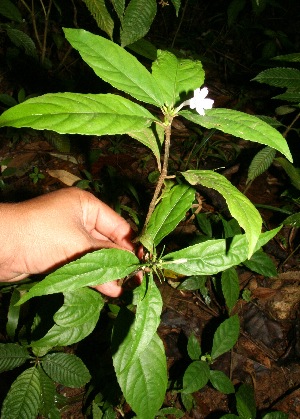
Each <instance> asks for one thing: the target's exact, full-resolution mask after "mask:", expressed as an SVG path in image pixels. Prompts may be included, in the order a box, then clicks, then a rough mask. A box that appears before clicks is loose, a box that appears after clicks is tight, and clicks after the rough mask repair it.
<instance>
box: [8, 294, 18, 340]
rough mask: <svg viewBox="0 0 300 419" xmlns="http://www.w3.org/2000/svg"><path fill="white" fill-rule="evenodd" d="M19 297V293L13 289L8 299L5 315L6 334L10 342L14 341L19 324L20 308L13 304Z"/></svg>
mask: <svg viewBox="0 0 300 419" xmlns="http://www.w3.org/2000/svg"><path fill="white" fill-rule="evenodd" d="M20 295H21V293H20V291H19V290H18V289H17V288H15V289H14V290H13V292H12V295H11V298H10V302H9V309H8V313H7V323H6V333H7V335H8V336H9V338H10V339H11V340H12V341H14V338H15V333H16V330H17V327H18V323H19V316H20V307H18V306H16V305H15V304H16V303H17V302H18V301H19V299H20Z"/></svg>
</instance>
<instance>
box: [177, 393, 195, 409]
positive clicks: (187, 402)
mask: <svg viewBox="0 0 300 419" xmlns="http://www.w3.org/2000/svg"><path fill="white" fill-rule="evenodd" d="M180 397H181V401H182V404H183V406H184V407H185V409H186V410H187V411H188V412H189V411H190V410H192V408H193V406H194V402H195V400H194V397H193V396H192V394H190V393H181V394H180Z"/></svg>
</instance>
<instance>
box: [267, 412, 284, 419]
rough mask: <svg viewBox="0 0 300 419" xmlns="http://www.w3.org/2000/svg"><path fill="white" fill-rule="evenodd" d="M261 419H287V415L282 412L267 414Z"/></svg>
mask: <svg viewBox="0 0 300 419" xmlns="http://www.w3.org/2000/svg"><path fill="white" fill-rule="evenodd" d="M263 419H289V414H288V413H284V412H269V413H267V414H266V415H264V416H263Z"/></svg>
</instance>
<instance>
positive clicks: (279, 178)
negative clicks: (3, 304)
mask: <svg viewBox="0 0 300 419" xmlns="http://www.w3.org/2000/svg"><path fill="white" fill-rule="evenodd" d="M2 52H3V50H2ZM206 67H207V69H206V70H207V74H208V77H207V84H208V87H209V89H210V92H211V93H210V97H211V98H213V99H214V100H215V105H216V106H224V107H231V108H236V107H237V105H238V106H239V109H240V110H242V111H244V112H248V113H251V114H255V113H258V104H257V97H258V98H259V107H260V108H263V107H264V106H265V107H268V112H266V113H269V106H270V102H269V99H270V92H269V89H268V88H261V86H256V88H255V87H253V86H252V87H251V88H250V87H249V86H248V85H247V86H246V85H244V86H243V88H244V89H247V88H248V90H244V92H245V91H246V94H245V95H246V96H247V99H246V100H244V101H243V103H241V102H240V98H239V97H238V95H237V92H240V91H241V86H237V85H234V84H231V83H226V82H225V81H224V77H221V76H220V68H219V66H216V65H215V64H214V63H210V64H206ZM248 80H249V79H248ZM19 88H20V84H19V81H18V82H16V81H15V79H14V78H13V77H12V73H11V72H10V70H9V68H8V67H7V66H6V65H3V66H2V67H0V92H1V93H7V94H11V95H14V96H15V95H16V92H17V91H18V89H19ZM31 89H32V87H31ZM255 89H256V90H255ZM44 90H47V88H46V86H44ZM28 93H31V91H30V89H29V92H28ZM4 108H5V107H4V106H3V107H2V110H4ZM272 109H274V104H273V103H272ZM261 110H262V109H259V111H261ZM261 113H264V112H263V111H262V112H261ZM206 134H208V133H207V132H204V135H206ZM172 138H173V144H172V148H171V157H170V172H171V173H176V171H178V170H185V169H187V168H201V169H213V170H218V171H219V173H222V174H224V176H226V177H227V178H228V179H229V180H230V181H231V182H232V183H233V184H234V185H235V186H236V187H237V188H238V189H240V190H241V191H244V190H245V183H246V179H247V169H248V166H249V162H250V159H251V158H252V157H253V155H254V154H255V153H256V152H257V150H258V149H259V148H258V146H257V145H256V144H248V143H246V142H245V141H242V140H239V139H237V138H233V137H231V136H229V135H225V134H222V133H217V132H216V133H214V134H213V135H212V137H211V138H210V140H209V144H208V145H207V146H206V147H205V148H204V149H203V151H201V152H202V153H203V154H202V155H201V156H199V155H194V153H193V151H194V148H195V146H196V144H197V141H199V138H200V137H199V135H198V134H197V133H195V131H194V130H193V127H192V126H191V125H190V124H189V123H187V122H183V121H182V120H178V121H176V125H175V127H174V129H173V133H172ZM70 140H71V146H70V150H67V151H59V150H58V147H57V143H56V146H54V145H53V141H51V140H49V137H48V138H47V136H46V135H45V133H44V132H42V131H41V132H33V131H32V130H29V129H21V130H12V129H6V128H5V129H1V130H0V166H1V176H0V182H1V190H0V198H1V201H3V202H14V201H21V200H24V199H29V198H31V197H34V196H38V195H41V194H44V193H48V192H51V191H53V190H56V189H58V188H63V187H68V186H70V185H73V184H76V183H78V181H79V180H81V181H85V185H87V184H88V180H90V179H92V181H90V183H89V186H90V188H89V190H91V191H92V192H93V193H95V195H97V196H98V197H99V198H100V199H102V200H105V201H106V202H108V203H109V204H110V205H111V206H113V207H114V208H121V209H122V208H123V209H122V215H123V216H124V217H125V218H126V219H128V221H129V222H130V223H131V224H132V225H133V227H134V228H136V227H135V224H134V221H133V219H132V217H131V214H130V213H128V211H126V207H130V208H132V210H133V211H134V214H135V217H137V218H138V219H139V220H140V223H142V218H143V216H145V212H146V210H147V205H148V203H149V200H150V198H151V193H152V192H153V189H154V186H153V184H152V183H151V182H149V179H148V175H149V173H153V172H155V170H156V162H155V159H154V157H153V156H152V155H151V153H150V152H149V150H148V149H147V148H145V147H144V146H142V145H140V144H139V143H137V142H136V141H134V140H132V139H130V138H127V137H122V138H119V137H101V138H99V137H86V138H83V139H82V138H78V137H77V136H73V137H70ZM292 146H293V144H292ZM34 168H37V169H38V174H40V175H42V176H41V177H40V178H38V180H37V182H36V183H34V182H33V178H32V177H30V174H32V173H33V171H34ZM289 188H290V183H289V179H288V178H287V176H286V175H285V173H284V172H283V170H282V169H280V167H278V166H276V165H273V166H271V168H270V169H269V170H268V171H266V172H265V173H263V174H262V175H261V176H259V177H258V178H257V179H256V180H255V181H254V182H253V183H252V185H251V187H250V188H249V189H248V190H247V193H246V195H247V196H248V198H249V199H250V200H251V201H252V202H253V203H255V204H260V205H265V206H269V209H268V208H261V209H260V211H261V215H262V217H263V220H264V225H265V226H266V228H273V227H275V226H278V224H279V223H280V222H281V221H282V220H283V219H284V218H285V215H284V214H282V213H280V212H276V211H274V210H272V209H270V207H274V208H282V207H284V206H287V205H290V206H291V202H290V201H289V200H288V199H287V198H285V197H284V196H283V195H282V194H283V192H284V191H286V190H287V189H289ZM133 190H134V191H135V192H134V193H132V191H133ZM198 192H199V194H200V197H201V205H202V209H201V211H202V212H206V213H208V214H222V215H223V216H224V217H226V216H228V213H227V211H226V206H224V202H223V200H222V199H221V198H220V197H219V196H218V194H214V193H212V191H207V190H201V189H200V188H199V191H198ZM136 195H137V196H138V200H137V199H136ZM135 221H136V219H135ZM197 231H198V226H197V225H196V224H195V223H194V221H193V220H191V214H187V217H186V220H185V221H183V222H182V223H181V224H180V226H179V227H178V228H177V229H176V231H175V232H174V234H173V235H171V236H170V238H169V239H168V241H166V243H165V245H166V247H167V248H168V249H177V248H180V247H181V246H183V245H186V244H187V243H190V242H191V241H192V240H193V238H194V236H195V234H196V233H197ZM298 245H299V232H298V229H297V228H292V227H289V226H286V227H284V228H283V229H282V231H281V232H280V233H279V235H278V236H277V237H276V238H275V239H273V240H272V241H271V242H270V243H269V244H268V245H267V246H266V247H265V251H266V253H267V254H268V255H269V256H270V257H271V258H272V260H273V262H274V263H275V265H276V267H277V268H278V276H277V277H274V278H267V277H264V276H262V275H258V274H255V273H253V272H251V271H249V270H246V269H245V268H242V267H239V268H238V274H239V279H240V289H241V295H242V293H243V291H244V290H249V291H250V292H251V296H250V298H249V300H248V301H246V300H245V299H242V298H241V299H240V300H239V301H238V303H237V305H236V307H235V308H234V312H235V313H238V315H239V318H240V321H241V331H240V337H239V339H238V342H237V344H236V345H235V347H234V348H233V350H232V351H230V352H229V353H226V354H224V355H223V356H221V357H220V358H218V360H217V361H216V362H215V363H214V364H213V368H215V369H219V370H222V371H224V372H225V373H226V374H227V375H228V376H229V377H230V378H231V380H232V382H233V383H234V385H236V386H238V385H239V384H241V383H248V384H250V385H251V386H253V388H254V390H255V398H256V405H257V409H258V411H259V412H260V413H262V412H267V411H273V410H281V411H283V412H286V413H287V414H288V415H289V419H296V418H299V417H300V364H299V360H300V321H299V309H300V304H299V303H300V286H299V281H300V268H299V257H300V254H299V250H298ZM183 280H184V278H177V277H170V278H169V277H167V278H166V281H164V282H160V281H159V280H157V284H158V286H159V288H160V290H161V293H162V296H163V301H164V309H163V314H162V320H161V325H160V326H159V330H158V331H159V335H160V336H161V338H162V339H163V342H164V345H165V349H166V354H167V360H168V368H169V374H170V377H172V378H174V379H176V378H177V377H178V375H179V374H180V372H181V371H182V368H183V367H184V366H185V365H186V362H187V354H186V351H185V349H184V348H186V343H187V339H188V337H189V336H190V335H191V333H194V334H195V335H196V337H197V338H198V339H199V342H200V343H201V346H202V349H203V352H204V353H205V351H206V349H207V350H209V348H210V343H211V339H212V335H213V333H214V331H215V329H216V327H217V325H218V324H219V323H220V318H222V317H223V316H224V315H225V309H224V305H222V302H220V298H219V295H218V293H217V291H216V290H215V289H214V288H213V286H212V285H211V284H212V283H211V282H210V281H209V284H210V285H209V295H210V303H209V304H207V303H206V302H205V301H204V298H203V296H202V295H201V293H200V292H199V291H193V292H191V291H179V290H176V289H174V287H175V286H176V284H177V283H178V282H180V281H183ZM1 322H2V323H3V322H5V314H4V313H1ZM2 329H3V327H1V330H2ZM6 339H7V337H6V336H5V335H2V336H1V341H6ZM91 339H96V342H99V341H100V345H101V338H100V340H99V339H98V337H97V338H95V336H94V335H93V337H92V338H91ZM89 342H90V343H89ZM91 342H92V343H91ZM89 344H90V345H93V347H94V344H95V341H93V340H92V341H89V340H88V341H87V342H85V345H89ZM98 344H99V343H98ZM79 346H80V345H79ZM90 349H91V350H92V349H93V348H90ZM72 350H74V351H75V352H76V351H77V350H78V351H79V352H80V351H82V347H79V348H78V347H77V346H75V347H74V348H72ZM11 380H12V376H10V375H9V374H8V373H6V374H2V375H1V376H0V385H1V389H3V388H4V389H6V390H5V391H7V384H8V383H10V382H11ZM58 390H59V391H60V392H61V393H62V394H64V395H66V396H68V397H70V404H69V405H68V406H65V407H64V409H63V412H62V417H63V418H65V419H67V418H68V419H69V418H74V419H79V418H84V417H86V415H85V414H84V413H82V409H83V405H84V398H83V397H82V395H83V392H84V389H79V390H71V389H66V388H59V389H58ZM3 391H4V390H3ZM194 397H195V401H196V403H195V407H194V408H193V409H192V410H191V411H190V412H189V413H185V415H184V418H186V419H188V418H195V419H210V418H219V417H221V416H222V414H225V413H229V412H234V403H233V399H232V396H227V395H224V394H222V393H220V392H218V391H216V390H214V389H213V388H212V387H210V386H208V385H207V386H205V387H204V388H203V389H202V390H201V391H199V392H197V393H195V394H194ZM165 405H166V406H175V407H178V408H182V405H181V403H180V399H179V398H178V397H177V396H176V395H174V393H172V392H171V391H170V392H168V393H167V395H166V400H165ZM127 410H128V413H126V416H125V417H128V418H129V417H131V412H130V409H129V407H127ZM124 411H125V412H126V405H125V407H124ZM119 417H122V416H121V414H120V416H119ZM168 417H170V418H172V416H171V415H169V416H168Z"/></svg>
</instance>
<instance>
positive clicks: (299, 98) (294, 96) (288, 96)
mask: <svg viewBox="0 0 300 419" xmlns="http://www.w3.org/2000/svg"><path fill="white" fill-rule="evenodd" d="M272 99H280V100H287V101H288V102H295V103H299V102H300V92H299V89H298V91H295V92H294V91H292V90H288V91H286V92H285V93H281V94H280V95H276V96H274V97H273V98H272Z"/></svg>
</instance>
